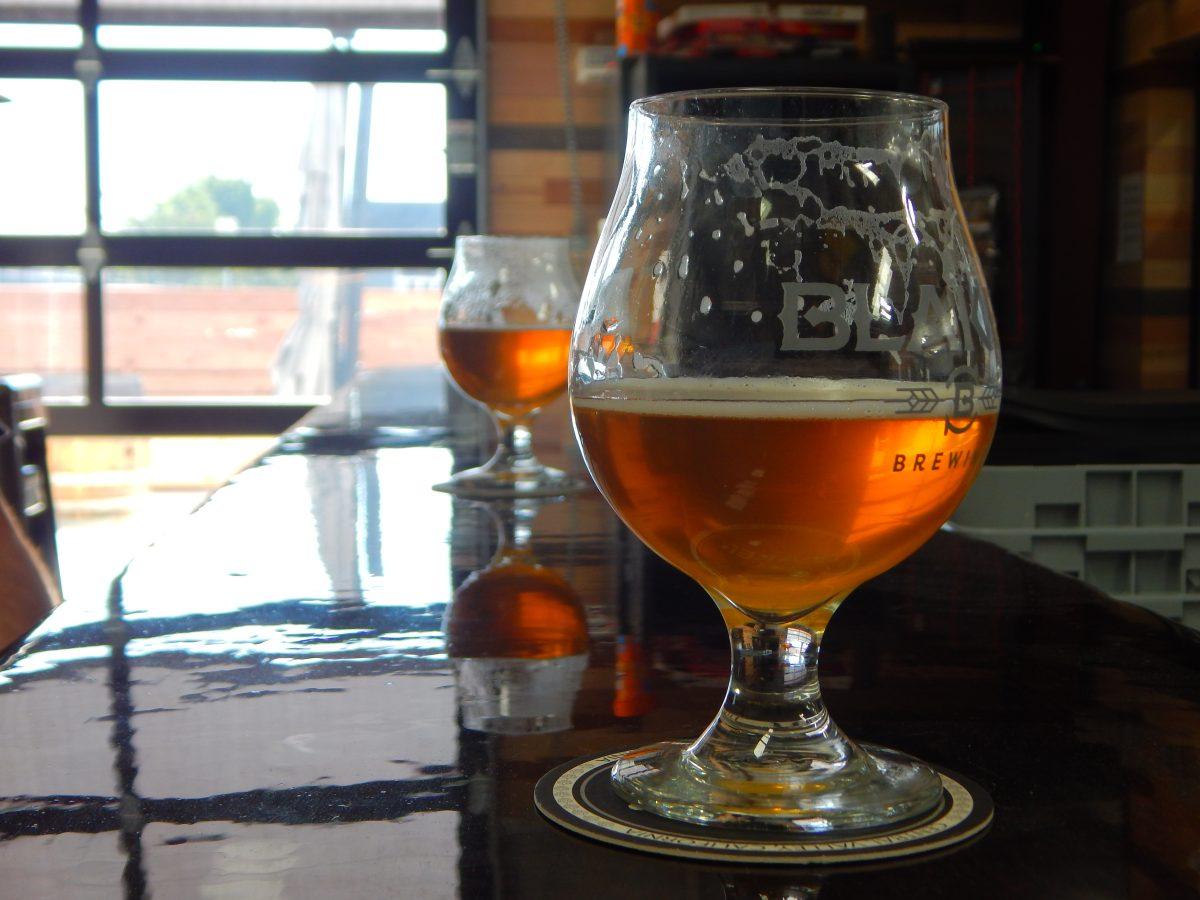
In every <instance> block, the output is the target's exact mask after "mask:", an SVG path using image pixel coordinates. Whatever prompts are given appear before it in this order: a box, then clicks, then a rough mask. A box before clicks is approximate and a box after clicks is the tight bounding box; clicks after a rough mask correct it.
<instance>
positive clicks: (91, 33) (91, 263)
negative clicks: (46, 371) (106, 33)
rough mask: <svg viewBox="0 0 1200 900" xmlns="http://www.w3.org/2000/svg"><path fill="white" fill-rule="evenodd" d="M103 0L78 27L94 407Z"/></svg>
mask: <svg viewBox="0 0 1200 900" xmlns="http://www.w3.org/2000/svg"><path fill="white" fill-rule="evenodd" d="M99 18H100V11H99V0H80V4H79V27H80V29H81V30H82V31H83V47H82V48H81V50H80V51H79V53H78V55H77V58H76V60H75V66H74V69H75V76H76V77H77V78H78V79H79V81H80V83H81V84H82V86H83V158H84V219H85V222H86V224H85V227H84V234H83V238H82V240H81V241H80V244H79V247H78V252H77V256H78V262H79V266H80V268H81V269H82V270H83V276H84V301H83V340H84V348H83V349H84V373H85V380H84V385H85V388H84V394H85V396H86V399H87V404H88V406H89V407H92V408H98V407H102V406H103V405H104V297H103V287H102V279H101V270H102V268H103V264H104V244H103V238H102V237H101V235H100V100H99V91H98V87H99V83H100V72H101V70H100V66H99V63H98V61H97V59H96V27H97V25H98V23H99Z"/></svg>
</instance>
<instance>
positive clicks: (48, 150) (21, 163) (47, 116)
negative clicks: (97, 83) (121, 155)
mask: <svg viewBox="0 0 1200 900" xmlns="http://www.w3.org/2000/svg"><path fill="white" fill-rule="evenodd" d="M0 96H3V97H6V98H8V100H9V102H8V103H3V104H0V134H3V135H4V136H5V139H4V140H0V172H3V173H4V176H3V177H2V178H0V233H2V234H79V233H80V232H82V231H83V223H84V202H85V200H84V198H85V195H84V162H83V88H82V87H81V86H80V85H79V83H78V82H75V81H59V80H45V81H42V80H37V79H19V80H18V79H0Z"/></svg>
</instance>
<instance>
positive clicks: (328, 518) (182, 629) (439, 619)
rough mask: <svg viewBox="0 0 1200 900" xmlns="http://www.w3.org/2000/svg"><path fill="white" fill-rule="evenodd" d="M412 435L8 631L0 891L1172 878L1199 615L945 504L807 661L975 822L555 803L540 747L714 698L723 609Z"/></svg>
mask: <svg viewBox="0 0 1200 900" xmlns="http://www.w3.org/2000/svg"><path fill="white" fill-rule="evenodd" d="M409 443H410V444H412V445H411V446H399V447H384V448H376V449H360V450H358V451H357V452H349V451H345V452H340V453H330V454H321V453H315V452H312V450H311V449H309V450H308V451H304V450H303V448H299V449H297V448H293V452H278V453H275V454H273V455H271V456H268V457H267V458H266V459H264V460H263V461H261V462H260V463H259V464H257V465H255V466H252V467H251V468H249V469H247V470H246V471H244V472H243V473H241V474H240V475H239V476H237V477H236V478H235V479H233V481H232V482H231V483H230V484H228V485H227V486H225V487H223V488H221V489H220V490H218V491H217V492H216V493H215V494H214V495H213V496H212V498H211V499H210V500H209V501H208V502H207V503H205V504H204V505H203V506H202V507H201V508H200V509H198V510H197V511H196V512H195V513H194V514H193V515H191V516H190V517H189V518H188V519H186V520H185V521H184V522H182V523H181V524H180V525H179V526H178V527H176V528H175V529H174V530H172V531H171V532H170V533H169V534H168V535H167V536H165V537H164V538H163V539H161V540H160V541H158V542H157V543H156V544H155V545H153V546H152V547H149V548H147V549H146V550H145V551H144V552H142V553H141V554H139V555H138V556H137V557H136V558H135V559H134V561H133V562H132V563H131V564H130V565H129V567H128V569H127V570H126V571H125V573H124V574H123V575H122V577H121V578H120V579H119V580H118V581H117V582H116V583H115V585H114V587H113V590H112V592H111V594H110V596H109V597H108V598H107V599H106V601H104V602H96V603H92V604H89V603H87V602H85V601H82V600H72V601H70V602H68V603H67V604H65V605H64V606H63V607H61V608H59V609H58V610H57V611H56V612H55V613H54V614H53V615H52V616H51V618H50V619H48V620H47V621H46V622H45V623H44V624H43V625H42V627H41V628H39V629H38V631H37V632H35V634H34V635H33V636H32V637H31V638H30V639H29V640H28V641H27V642H26V644H25V646H24V648H23V649H22V650H21V652H20V653H19V654H18V655H17V656H16V657H15V658H14V659H12V660H11V661H10V662H9V664H8V666H7V668H6V669H4V670H2V671H0V734H2V735H3V738H2V740H0V872H2V873H3V876H2V878H3V881H2V884H3V887H0V895H3V896H14V897H17V896H19V897H47V898H52V897H53V898H59V897H63V898H67V897H69V898H90V897H119V896H127V897H142V896H149V895H151V894H153V895H155V896H158V897H171V898H187V897H223V898H226V897H235V898H241V897H246V898H276V897H280V898H293V897H294V898H306V897H355V898H357V897H364V898H376V897H385V896H397V897H415V898H438V897H464V898H476V897H515V898H523V897H537V898H559V897H622V898H625V897H645V898H675V897H679V898H684V897H687V898H691V897H700V898H709V897H712V898H721V897H736V898H743V897H745V898H750V897H756V898H757V897H780V898H782V897H817V896H819V897H822V898H846V897H864V898H866V897H870V898H880V897H922V898H940V897H970V898H973V900H978V898H990V897H996V898H1013V897H1022V898H1033V897H1047V898H1076V897H1078V898H1110V897H1111V898H1124V897H1130V898H1142V897H1146V898H1150V897H1174V896H1191V895H1193V894H1194V893H1196V892H1197V891H1200V642H1198V641H1197V638H1196V635H1195V634H1193V633H1192V632H1189V631H1187V630H1185V629H1183V628H1180V627H1177V626H1175V625H1172V624H1171V623H1169V622H1166V621H1164V620H1162V619H1159V618H1157V617H1156V616H1154V615H1152V614H1150V613H1147V612H1144V611H1142V610H1139V609H1137V608H1134V607H1131V606H1128V605H1125V604H1122V603H1118V602H1116V601H1113V600H1110V599H1107V598H1105V597H1103V596H1101V595H1099V594H1097V593H1095V592H1094V591H1092V590H1091V589H1090V588H1088V587H1086V586H1085V585H1083V584H1081V583H1079V582H1076V581H1073V580H1071V579H1067V578H1063V577H1059V576H1057V575H1054V574H1052V573H1050V572H1048V571H1046V570H1044V569H1041V568H1038V567H1036V566H1033V565H1030V564H1028V563H1025V562H1023V561H1020V560H1018V559H1016V558H1015V557H1012V556H1009V555H1007V554H1005V553H1003V552H1001V551H1000V550H997V549H995V548H993V547H991V546H988V545H985V544H981V543H977V542H974V541H971V540H968V539H965V538H963V537H960V536H956V535H953V534H948V533H942V534H939V535H938V536H936V537H935V538H934V539H933V540H932V541H931V542H930V543H929V544H928V545H926V546H925V547H924V548H923V549H922V550H920V551H918V553H917V554H916V555H915V556H914V557H913V558H911V559H910V560H908V561H907V562H905V563H903V564H901V565H900V566H898V567H897V568H896V569H895V570H893V571H892V572H889V573H887V574H886V575H884V576H882V577H880V578H878V579H875V580H874V581H872V582H870V583H869V584H868V585H866V586H864V587H863V588H862V589H861V590H859V591H858V592H857V593H856V594H855V595H854V596H853V597H852V598H851V599H850V600H849V601H847V602H846V604H845V605H844V606H843V608H842V609H841V610H840V611H839V612H838V614H837V616H836V617H835V619H834V621H833V624H832V626H831V628H830V631H829V633H828V636H827V638H826V641H825V647H824V648H823V654H822V682H823V684H824V686H825V691H826V697H827V700H828V703H829V706H830V708H831V711H832V712H833V714H834V716H835V718H836V719H837V720H838V721H839V723H840V724H841V725H842V726H843V727H845V728H846V730H847V731H848V732H849V733H850V734H851V735H853V736H854V737H857V738H860V739H864V740H871V741H875V742H879V743H883V744H886V745H890V746H894V747H897V748H900V749H903V750H905V751H908V752H910V753H914V754H916V755H918V756H921V757H924V758H925V759H927V760H930V761H931V762H934V763H938V764H941V765H944V766H947V767H949V768H951V769H954V770H957V771H959V772H962V773H963V774H965V775H967V776H969V777H971V778H973V779H975V780H976V781H978V782H979V783H980V784H982V785H983V786H984V787H985V788H986V789H987V790H988V791H989V792H991V794H992V796H993V798H994V800H995V803H996V818H995V822H994V825H993V826H992V828H991V830H990V831H989V832H988V833H987V834H985V835H984V836H983V837H982V838H980V839H978V840H977V841H975V842H974V843H972V844H970V845H968V846H966V847H963V848H962V849H960V850H958V851H956V852H951V853H948V854H945V855H942V856H938V857H936V858H916V859H913V860H909V861H906V862H903V863H898V864H892V865H881V866H877V867H867V868H859V869H849V870H844V869H829V868H808V869H801V868H796V869H786V870H781V869H775V868H745V867H742V868H739V867H737V866H732V865H729V866H726V865H722V866H716V865H712V864H704V863H693V862H684V861H673V860H670V859H666V858H661V857H656V856H650V855H641V854H636V853H630V852H626V851H621V850H618V849H614V848H610V847H607V846H601V845H598V844H593V843H589V842H587V841H584V840H582V839H579V838H576V837H573V836H571V835H569V834H567V833H564V832H562V831H560V830H558V829H557V828H555V827H554V826H552V825H550V824H548V823H547V822H545V821H544V820H543V819H542V818H541V817H540V816H539V815H538V813H537V812H536V811H535V810H534V807H533V801H532V793H533V785H534V783H535V782H536V780H537V779H538V777H539V776H541V775H542V774H543V773H544V772H546V771H547V770H548V769H550V768H551V767H553V766H555V765H557V764H558V763H560V762H563V761H565V760H567V759H570V758H572V757H575V756H580V755H584V754H593V753H599V752H602V751H611V750H618V749H623V748H630V747H634V746H637V745H640V744H644V743H647V742H648V741H651V740H656V739H662V738H676V737H689V736H694V735H696V734H698V733H699V731H700V729H701V728H702V727H703V726H704V725H705V724H706V723H707V721H708V720H709V718H710V717H711V716H712V715H713V714H714V713H715V712H716V709H717V706H718V703H719V700H720V696H721V694H722V692H723V689H724V683H725V678H726V674H727V672H728V647H727V643H726V638H725V634H724V630H723V627H722V624H721V621H720V619H719V616H718V615H717V612H716V609H715V607H714V606H713V605H712V603H711V602H710V601H709V600H708V598H707V597H706V596H705V595H704V594H703V592H702V591H701V590H700V589H699V588H698V587H696V586H695V585H694V584H692V583H691V582H690V581H688V580H687V579H685V578H683V577H682V576H680V575H678V574H677V573H675V572H674V571H673V570H671V569H669V567H667V566H665V564H663V563H661V562H659V561H658V560H657V559H656V558H655V557H653V556H651V555H650V554H648V553H647V552H646V551H645V550H643V549H642V547H641V545H640V544H639V543H638V542H637V541H636V540H634V539H632V538H631V537H630V536H629V535H628V533H627V532H626V531H625V530H624V529H623V527H622V526H620V525H619V523H617V522H616V520H615V519H614V517H613V516H612V515H611V513H610V512H609V509H608V506H607V505H606V504H605V502H604V501H603V500H602V499H601V498H600V497H599V496H598V495H597V494H594V493H586V494H582V495H578V496H575V497H571V498H567V499H565V500H562V501H559V502H547V503H542V504H540V505H538V506H537V507H536V508H520V509H513V508H512V507H504V506H503V505H501V506H500V507H493V508H490V509H488V508H483V507H481V506H478V505H475V504H471V503H467V502H463V501H460V500H455V499H453V498H451V497H449V496H447V495H445V494H440V493H436V492H434V491H432V490H431V489H430V486H431V485H433V484H435V483H437V482H439V481H442V480H444V479H445V478H446V477H447V475H448V474H449V473H450V471H451V469H452V467H453V466H455V465H456V462H455V459H454V454H453V453H452V452H451V450H450V449H449V448H448V447H447V446H444V445H442V444H439V443H438V442H436V441H432V442H421V441H409ZM502 532H507V533H508V535H509V544H508V552H506V553H505V554H502V558H500V559H498V560H494V559H493V556H494V554H495V551H496V545H497V541H498V535H499V534H500V533H502ZM497 573H499V574H497Z"/></svg>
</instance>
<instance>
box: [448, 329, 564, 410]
mask: <svg viewBox="0 0 1200 900" xmlns="http://www.w3.org/2000/svg"><path fill="white" fill-rule="evenodd" d="M439 339H440V343H441V351H442V359H443V360H444V361H445V363H446V368H447V369H448V370H449V372H450V377H452V378H453V379H454V383H455V384H457V385H458V386H459V388H460V389H461V390H462V392H463V393H464V394H466V395H467V396H469V397H471V398H473V399H475V400H478V401H479V402H480V403H483V404H485V405H487V406H489V407H491V408H492V409H493V410H495V411H496V412H498V413H501V414H503V415H506V416H510V417H512V418H519V417H520V416H523V415H526V414H528V413H529V412H531V411H533V410H535V409H537V408H539V407H541V406H545V405H546V404H547V403H549V402H550V401H551V400H553V399H554V398H555V397H557V396H558V395H559V394H561V393H562V391H563V390H564V389H565V388H566V386H567V354H568V351H569V349H570V345H571V329H570V328H536V327H535V328H476V327H465V328H460V327H455V326H443V327H442V328H441V329H440V331H439Z"/></svg>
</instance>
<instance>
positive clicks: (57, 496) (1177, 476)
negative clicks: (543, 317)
mask: <svg viewBox="0 0 1200 900" xmlns="http://www.w3.org/2000/svg"><path fill="white" fill-rule="evenodd" d="M1198 58H1200V0H1195V2H1192V0H1110V2H1105V0H1092V2H1082V0H1041V2H1007V3H1006V2H992V0H988V2H980V0H906V2H899V0H891V2H863V3H856V4H837V5H829V4H820V5H812V4H764V3H739V4H729V3H722V4H720V5H719V6H712V5H703V4H699V3H687V4H686V5H681V4H679V3H678V2H675V0H667V2H664V3H659V4H650V3H648V2H644V0H619V2H617V6H616V8H614V0H478V2H469V0H444V2H443V0H222V2H215V0H210V2H206V0H29V2H17V0H0V73H2V74H0V95H3V97H4V98H5V99H6V100H7V102H5V103H4V104H2V105H0V129H2V131H0V133H2V134H3V135H4V140H3V141H0V173H2V174H0V372H2V373H4V374H5V375H6V376H7V377H6V378H4V379H3V388H0V417H2V419H3V422H4V424H5V427H6V428H7V429H8V430H9V431H11V432H12V433H13V434H15V435H17V436H18V439H17V440H10V441H5V442H3V443H0V469H2V470H3V471H2V472H0V487H2V488H3V490H4V493H5V495H6V496H7V497H8V499H9V501H10V503H11V505H12V506H13V507H14V508H16V509H18V510H19V511H21V512H22V513H23V518H24V521H25V525H26V528H27V530H28V531H29V533H30V535H31V537H32V538H33V539H34V541H35V543H37V544H38V546H39V547H40V548H41V549H42V551H43V554H44V555H45V556H46V558H47V559H48V560H49V561H50V562H51V563H52V564H54V562H55V553H57V566H58V570H59V573H60V577H61V581H62V585H63V589H64V594H65V596H66V597H68V598H70V597H71V596H73V595H76V594H80V593H91V594H94V593H95V592H97V591H103V590H105V589H106V586H107V583H108V581H109V579H111V577H112V576H113V575H115V574H116V572H117V571H118V570H119V568H120V567H121V565H122V564H123V562H124V561H125V560H126V559H127V558H128V557H129V556H130V555H131V554H132V553H133V552H135V551H136V550H137V549H138V548H139V547H140V546H142V545H143V544H145V543H146V542H147V541H148V540H149V539H151V538H152V537H153V536H154V535H155V534H156V533H158V532H159V531H160V530H161V529H162V528H163V527H165V525H166V524H167V523H169V522H170V521H171V520H172V519H175V518H178V517H180V516H182V515H184V514H186V513H187V512H188V511H189V510H190V509H191V508H192V507H193V506H194V505H195V504H196V503H197V502H199V501H200V500H201V499H202V498H203V497H204V496H205V494H206V493H207V492H208V491H209V490H210V489H212V488H213V487H215V486H216V485H218V484H220V483H221V482H223V481H225V480H226V479H227V478H228V477H229V476H230V475H231V474H232V473H233V472H235V471H236V470H237V469H238V468H240V467H241V466H243V465H244V464H246V463H247V462H249V461H250V460H252V459H254V458H255V457H256V456H257V455H259V454H261V453H262V452H264V451H265V450H266V449H267V448H269V447H270V446H271V445H272V443H273V441H274V439H275V436H277V435H278V434H280V433H281V432H284V431H286V430H287V429H288V428H290V427H291V426H292V425H293V423H295V422H296V421H297V420H298V419H300V418H301V417H302V416H304V415H306V414H311V413H312V411H313V410H316V411H317V413H316V415H317V416H318V417H319V415H320V411H321V409H322V408H323V407H325V406H326V405H327V404H328V403H329V401H330V400H331V398H334V397H338V396H339V392H341V394H340V396H342V397H343V398H344V397H345V396H346V392H347V390H348V389H349V388H348V386H349V385H351V384H352V383H354V382H355V380H356V379H357V380H358V381H359V383H360V386H361V385H362V384H364V383H365V384H368V385H369V387H370V392H373V393H372V396H374V397H376V398H384V401H383V402H384V403H385V405H387V407H388V412H389V415H392V416H394V417H395V418H397V420H402V421H405V422H411V423H418V424H419V423H432V422H437V421H440V420H442V419H444V417H445V416H446V415H447V414H454V413H455V409H454V407H455V406H456V405H457V404H459V403H461V401H459V400H458V399H457V395H455V394H454V393H453V391H452V390H451V389H449V388H448V387H447V385H446V384H445V382H444V380H443V377H442V375H441V364H440V361H439V359H438V355H437V341H436V316H437V309H438V304H439V301H440V289H441V284H442V280H443V278H444V275H445V270H446V268H447V266H448V264H449V257H450V247H451V245H452V243H453V237H454V235H455V234H460V233H471V232H475V231H488V232H492V233H498V234H554V235H571V236H573V237H574V238H575V246H576V248H577V250H578V256H579V259H580V261H581V264H583V265H586V259H587V255H588V252H589V250H590V247H591V244H592V242H593V241H594V238H595V235H596V231H597V224H598V222H599V221H600V220H601V218H602V217H603V215H604V214H605V212H606V210H607V203H608V200H609V198H610V197H611V193H612V189H613V187H614V183H615V179H616V176H617V174H618V172H619V167H620V159H621V153H622V147H623V133H624V119H623V110H624V108H625V106H626V105H627V104H628V102H629V101H630V100H631V99H634V98H636V97H639V96H644V95H647V94H652V93H660V92H664V91H672V90H684V89H694V88H704V87H720V86H738V85H822V86H842V87H862V88H882V89H893V90H908V91H916V92H920V93H925V94H932V95H934V96H937V97H941V98H942V99H944V100H945V101H946V102H947V103H948V104H949V107H950V110H951V115H950V122H951V132H952V152H953V160H954V165H955V171H956V173H957V178H958V183H959V187H960V189H961V191H962V196H963V201H964V206H965V207H966V210H967V214H968V217H969V219H970V222H971V227H972V232H973V234H974V237H975V239H976V243H977V247H978V250H979V253H980V256H981V258H982V260H983V264H984V267H985V270H986V273H987V276H988V279H989V282H990V284H991V288H992V299H993V304H994V306H995V309H996V313H997V317H998V319H999V322H1000V331H1001V335H1002V339H1003V346H1004V354H1005V370H1006V378H1007V380H1008V385H1007V387H1006V397H1005V411H1004V415H1003V418H1002V425H1001V430H1000V435H999V437H998V439H997V443H996V447H995V449H994V455H993V457H992V461H993V463H995V465H994V466H993V467H992V468H991V469H989V471H988V472H987V473H985V476H984V477H983V478H981V479H980V482H979V485H978V486H977V488H976V489H975V491H974V492H973V493H972V495H971V497H970V498H969V499H968V501H967V503H966V504H965V505H964V507H963V508H962V509H961V510H960V512H959V514H958V516H957V519H956V521H957V527H959V528H962V529H964V530H966V531H969V532H972V533H976V534H979V535H981V536H983V537H986V538H988V539H991V540H994V541H996V542H998V543H1001V544H1002V545H1004V546H1006V547H1009V548H1010V549H1014V550H1016V551H1018V552H1022V553H1025V554H1026V555H1029V556H1032V557H1033V558H1035V559H1038V560H1039V561H1041V562H1043V563H1045V564H1047V565H1050V566H1051V567H1053V568H1056V569H1058V570H1059V571H1065V572H1069V573H1071V574H1073V575H1076V576H1078V577H1081V578H1084V579H1085V580H1087V581H1090V582H1091V583H1093V584H1096V585H1098V586H1100V587H1102V588H1103V589H1105V590H1107V591H1109V592H1110V593H1113V594H1115V595H1117V596H1121V597H1125V598H1129V599H1133V600H1135V601H1136V602H1139V603H1142V604H1143V605H1146V606H1149V607H1150V608H1153V609H1155V610H1157V611H1159V612H1161V613H1163V614H1165V615H1168V616H1171V617H1173V618H1176V619H1182V620H1184V621H1187V622H1190V623H1193V624H1200V465H1197V464H1198V463H1200V403H1197V397H1198V396H1200V394H1198V389H1200V338H1198V330H1197V329H1198V323H1200V302H1198V297H1200V284H1198V282H1197V267H1196V265H1195V263H1194V261H1195V258H1196V251H1197V241H1198V240H1200V229H1198V228H1197V209H1198V204H1197V202H1196V200H1197V196H1196V187H1195V178H1194V173H1195V170H1196V137H1197V126H1196V115H1195V110H1196V102H1197V96H1198V89H1200V76H1198V72H1200V68H1198V67H1197V59H1198ZM563 402H564V401H561V400H560V401H559V402H558V404H556V406H555V407H552V408H551V409H549V410H547V412H546V414H545V416H544V419H545V426H544V427H545V429H546V431H547V434H546V435H545V436H539V437H538V441H539V444H541V445H544V442H546V441H555V440H557V441H559V442H562V441H564V440H567V441H569V440H570V438H569V431H568V430H567V429H566V428H565V425H564V424H563V423H564V419H563V408H562V404H563ZM337 408H338V409H341V410H343V411H344V409H345V403H343V404H342V405H341V406H340V407H337ZM47 422H48V423H49V424H48V426H47ZM1018 467H1019V468H1018ZM47 473H48V477H47ZM55 537H57V543H55Z"/></svg>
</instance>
